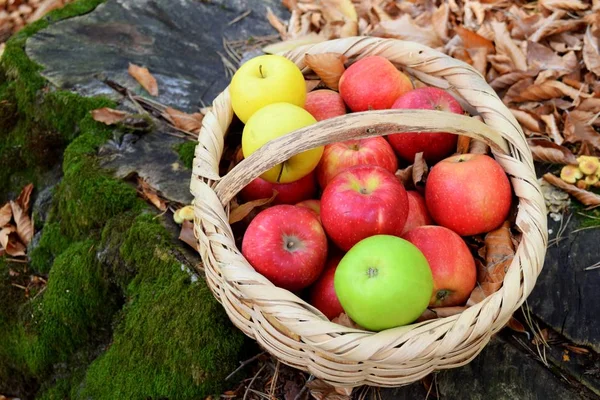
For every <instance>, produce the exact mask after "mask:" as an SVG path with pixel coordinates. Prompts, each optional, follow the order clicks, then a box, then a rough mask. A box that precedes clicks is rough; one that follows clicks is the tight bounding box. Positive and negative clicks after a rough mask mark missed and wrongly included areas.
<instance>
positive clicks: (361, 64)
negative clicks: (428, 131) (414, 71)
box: [339, 56, 413, 112]
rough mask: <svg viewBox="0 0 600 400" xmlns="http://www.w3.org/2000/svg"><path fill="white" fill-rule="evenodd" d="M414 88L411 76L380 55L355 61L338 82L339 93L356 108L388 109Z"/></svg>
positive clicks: (348, 103) (353, 109)
mask: <svg viewBox="0 0 600 400" xmlns="http://www.w3.org/2000/svg"><path fill="white" fill-rule="evenodd" d="M412 88H413V85H412V82H411V81H410V79H409V78H408V76H406V75H405V74H404V73H402V72H400V71H399V70H398V69H397V68H396V67H395V66H394V64H392V63H391V62H390V61H389V60H388V59H387V58H384V57H381V56H369V57H365V58H362V59H360V60H358V61H356V62H355V63H354V64H352V65H351V66H349V67H348V69H346V70H345V71H344V73H343V74H342V77H341V78H340V82H339V90H340V95H341V96H342V99H343V100H344V102H345V103H346V105H347V106H348V107H349V108H350V109H351V110H352V111H354V112H357V111H368V110H384V109H388V108H390V107H391V106H392V104H394V101H396V99H397V98H398V97H400V96H401V95H403V94H404V93H406V92H408V91H409V90H411V89H412Z"/></svg>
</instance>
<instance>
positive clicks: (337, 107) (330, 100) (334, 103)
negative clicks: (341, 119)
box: [304, 89, 346, 121]
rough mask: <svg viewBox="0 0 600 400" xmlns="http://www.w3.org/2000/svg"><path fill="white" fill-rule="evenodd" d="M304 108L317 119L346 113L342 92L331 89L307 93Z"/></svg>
mask: <svg viewBox="0 0 600 400" xmlns="http://www.w3.org/2000/svg"><path fill="white" fill-rule="evenodd" d="M304 109H305V110H306V111H308V112H309V113H311V115H312V116H313V117H315V119H316V120H317V121H323V120H324V119H329V118H333V117H337V116H340V115H344V114H346V105H345V104H344V100H342V97H341V96H340V94H339V93H338V92H335V91H333V90H329V89H320V90H314V91H312V92H309V93H308V94H307V95H306V103H305V104H304Z"/></svg>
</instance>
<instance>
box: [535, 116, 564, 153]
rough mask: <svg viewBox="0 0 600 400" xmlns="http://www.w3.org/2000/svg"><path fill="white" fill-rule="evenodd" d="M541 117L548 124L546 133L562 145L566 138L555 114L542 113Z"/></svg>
mask: <svg viewBox="0 0 600 400" xmlns="http://www.w3.org/2000/svg"><path fill="white" fill-rule="evenodd" d="M540 119H541V120H542V121H544V123H545V124H546V133H547V134H548V136H550V138H551V139H552V140H553V141H554V143H556V144H558V145H561V144H562V143H563V141H564V138H563V137H562V135H561V134H560V131H559V130H558V126H557V125H556V118H555V117H554V114H546V115H540Z"/></svg>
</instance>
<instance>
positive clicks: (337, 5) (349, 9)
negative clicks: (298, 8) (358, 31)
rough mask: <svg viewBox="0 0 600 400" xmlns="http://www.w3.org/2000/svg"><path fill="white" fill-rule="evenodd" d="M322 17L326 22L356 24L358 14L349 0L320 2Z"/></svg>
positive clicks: (325, 0)
mask: <svg viewBox="0 0 600 400" xmlns="http://www.w3.org/2000/svg"><path fill="white" fill-rule="evenodd" d="M321 4H322V6H323V8H322V12H323V17H324V18H325V19H326V20H327V21H344V20H349V21H354V22H358V14H357V13H356V8H354V4H352V1H351V0H321Z"/></svg>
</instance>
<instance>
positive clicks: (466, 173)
mask: <svg viewBox="0 0 600 400" xmlns="http://www.w3.org/2000/svg"><path fill="white" fill-rule="evenodd" d="M511 202H512V190H511V186H510V182H509V180H508V177H507V176H506V173H505V172H504V170H503V169H502V167H501V166H500V164H498V162H496V160H494V159H493V158H492V157H490V156H487V155H485V154H459V155H456V156H452V157H449V158H446V159H444V160H442V161H440V162H439V163H437V164H435V165H434V166H433V168H431V170H430V171H429V175H428V176H427V183H426V184H425V203H426V204H427V209H428V210H429V214H430V215H431V217H432V218H433V220H434V221H435V222H436V223H437V224H438V225H441V226H445V227H446V228H449V229H451V230H453V231H454V232H456V233H458V234H459V235H460V236H471V235H477V234H480V233H486V232H489V231H492V230H494V229H496V228H498V227H499V226H500V225H502V223H503V222H504V221H505V220H506V219H507V218H508V214H509V212H510V206H511Z"/></svg>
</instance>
